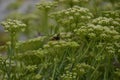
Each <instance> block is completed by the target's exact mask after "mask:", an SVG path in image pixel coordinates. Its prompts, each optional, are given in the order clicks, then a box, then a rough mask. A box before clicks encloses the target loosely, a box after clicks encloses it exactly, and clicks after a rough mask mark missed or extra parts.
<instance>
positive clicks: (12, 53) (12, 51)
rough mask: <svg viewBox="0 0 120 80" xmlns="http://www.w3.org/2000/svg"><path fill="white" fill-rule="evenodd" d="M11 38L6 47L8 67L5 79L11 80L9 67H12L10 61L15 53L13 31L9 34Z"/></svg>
mask: <svg viewBox="0 0 120 80" xmlns="http://www.w3.org/2000/svg"><path fill="white" fill-rule="evenodd" d="M10 37H11V40H10V42H11V43H10V47H8V59H9V68H8V79H7V80H11V74H12V72H11V69H12V65H11V61H12V57H13V56H14V54H15V35H14V33H11V34H10Z"/></svg>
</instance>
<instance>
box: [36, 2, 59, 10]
mask: <svg viewBox="0 0 120 80" xmlns="http://www.w3.org/2000/svg"><path fill="white" fill-rule="evenodd" d="M56 4H57V2H51V1H44V0H43V1H42V2H41V3H39V4H37V7H38V9H42V10H50V9H52V8H54V7H56Z"/></svg>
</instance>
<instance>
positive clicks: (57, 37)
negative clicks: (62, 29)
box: [50, 33, 60, 41]
mask: <svg viewBox="0 0 120 80" xmlns="http://www.w3.org/2000/svg"><path fill="white" fill-rule="evenodd" d="M50 40H52V41H54V40H55V41H56V40H60V33H58V34H56V35H55V36H53V37H52V38H50Z"/></svg>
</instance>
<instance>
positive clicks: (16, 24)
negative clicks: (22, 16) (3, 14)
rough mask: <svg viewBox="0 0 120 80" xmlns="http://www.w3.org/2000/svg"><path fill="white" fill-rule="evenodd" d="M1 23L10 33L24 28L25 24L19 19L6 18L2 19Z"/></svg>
mask: <svg viewBox="0 0 120 80" xmlns="http://www.w3.org/2000/svg"><path fill="white" fill-rule="evenodd" d="M1 25H2V26H3V27H4V29H5V31H6V32H10V33H16V32H18V31H24V30H25V26H26V25H25V24H24V23H22V22H21V21H19V20H12V19H7V20H6V21H3V22H2V23H1Z"/></svg>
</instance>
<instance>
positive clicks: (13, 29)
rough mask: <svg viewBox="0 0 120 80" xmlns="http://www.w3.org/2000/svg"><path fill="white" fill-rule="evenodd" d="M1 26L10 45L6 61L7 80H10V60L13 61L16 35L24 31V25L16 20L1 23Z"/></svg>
mask: <svg viewBox="0 0 120 80" xmlns="http://www.w3.org/2000/svg"><path fill="white" fill-rule="evenodd" d="M2 25H3V27H4V29H5V31H6V32H9V34H10V44H8V60H9V67H8V72H7V76H8V77H7V80H12V76H11V74H12V73H11V72H12V71H11V68H12V65H11V64H12V63H11V61H12V59H14V56H15V54H16V50H15V47H16V35H17V32H18V31H21V30H22V31H24V29H25V26H26V25H25V24H23V23H22V22H21V21H18V20H11V19H8V20H7V21H4V22H2Z"/></svg>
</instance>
